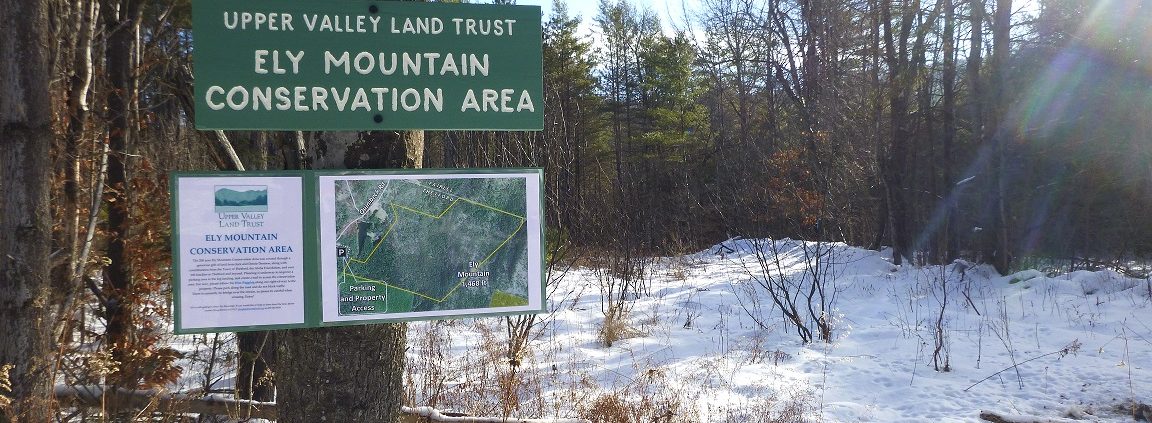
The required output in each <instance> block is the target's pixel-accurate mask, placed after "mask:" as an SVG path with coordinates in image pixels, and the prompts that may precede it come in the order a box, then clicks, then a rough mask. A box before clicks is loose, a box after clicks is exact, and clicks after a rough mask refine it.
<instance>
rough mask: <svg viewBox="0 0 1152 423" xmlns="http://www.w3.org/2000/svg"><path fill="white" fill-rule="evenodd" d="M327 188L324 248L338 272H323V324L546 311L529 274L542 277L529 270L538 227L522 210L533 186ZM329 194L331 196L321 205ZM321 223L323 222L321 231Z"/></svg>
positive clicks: (469, 181) (422, 179) (433, 180)
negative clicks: (332, 300)
mask: <svg viewBox="0 0 1152 423" xmlns="http://www.w3.org/2000/svg"><path fill="white" fill-rule="evenodd" d="M532 176H535V175H532ZM326 178H329V179H330V181H331V182H330V185H329V184H327V183H325V182H322V183H321V198H332V199H333V200H332V201H333V204H332V205H331V207H328V208H327V209H328V210H329V211H330V213H331V220H328V221H327V224H330V225H331V226H330V230H332V231H334V232H332V233H333V235H332V236H330V238H331V240H330V241H331V243H325V244H324V245H323V246H322V247H321V248H322V255H323V254H328V255H331V257H328V258H327V259H326V260H325V261H326V262H327V263H330V264H331V266H332V267H333V268H332V269H331V270H330V271H327V272H325V273H326V275H325V276H326V277H325V278H324V283H325V285H326V286H325V287H324V291H325V296H326V297H328V298H332V297H334V298H335V301H336V304H337V305H336V306H335V307H331V306H326V309H325V314H326V320H362V319H391V318H409V317H427V316H437V315H451V314H460V313H457V312H456V311H464V313H475V314H485V313H499V312H501V311H508V312H512V311H524V310H525V309H527V308H529V307H535V308H540V302H542V300H533V298H534V297H538V296H539V291H540V289H539V287H538V286H536V285H535V284H538V283H539V277H538V276H537V277H531V276H530V275H532V274H533V272H532V270H533V269H536V272H537V273H538V269H539V267H538V264H535V265H534V264H533V260H539V257H538V254H530V253H529V251H530V244H534V243H533V241H534V237H533V233H534V232H533V231H536V232H535V233H536V234H538V233H539V232H538V231H539V229H538V227H539V226H538V225H539V222H538V220H539V219H532V218H531V215H532V213H530V210H529V204H528V203H529V202H528V201H526V199H527V198H531V197H532V195H531V193H530V192H529V191H530V189H529V188H530V187H529V185H532V184H531V182H535V180H534V179H532V178H528V177H525V176H523V175H520V176H518V177H507V176H501V175H483V174H481V175H449V176H444V175H419V176H413V175H406V176H404V177H395V176H393V177H381V176H380V175H342V176H333V177H326ZM531 188H535V187H531ZM325 189H330V190H332V194H333V195H332V196H331V197H327V196H325V195H324V190H325ZM537 207H538V205H537ZM537 210H538V209H537ZM325 220H326V219H325V217H324V213H323V212H322V216H321V222H320V223H321V224H322V225H324V224H326V222H325ZM535 239H538V235H537V238H535ZM324 241H325V240H324V239H323V237H322V243H323V242H324ZM535 244H538V242H535ZM536 248H538V245H536ZM325 249H326V251H324V250H325ZM533 257H536V258H535V259H533ZM328 276H332V277H331V278H330V277H328ZM325 302H326V303H328V301H325Z"/></svg>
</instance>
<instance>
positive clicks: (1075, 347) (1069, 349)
mask: <svg viewBox="0 0 1152 423" xmlns="http://www.w3.org/2000/svg"><path fill="white" fill-rule="evenodd" d="M1079 350H1080V340H1079V339H1073V340H1072V343H1070V344H1068V345H1065V346H1064V348H1061V349H1059V350H1057V351H1052V352H1050V353H1048V354H1042V355H1038V356H1035V357H1032V358H1029V359H1027V360H1024V361H1021V362H1019V363H1016V364H1013V365H1011V366H1008V367H1005V368H1003V369H1001V370H1000V371H998V372H996V373H993V374H990V375H988V377H986V378H983V379H980V380H979V381H978V382H976V383H973V384H972V386H969V387H967V388H964V392H968V390H969V389H972V388H975V387H976V385H979V384H981V383H984V381H986V380H988V379H991V378H994V377H996V376H997V375H999V374H1001V373H1004V372H1006V371H1009V370H1012V369H1016V368H1017V367H1019V366H1020V365H1021V364H1024V363H1027V362H1030V361H1035V360H1039V359H1041V358H1044V357H1047V356H1050V355H1055V354H1060V357H1064V356H1066V355H1068V354H1071V353H1075V352H1076V351H1079ZM1017 370H1018V369H1017Z"/></svg>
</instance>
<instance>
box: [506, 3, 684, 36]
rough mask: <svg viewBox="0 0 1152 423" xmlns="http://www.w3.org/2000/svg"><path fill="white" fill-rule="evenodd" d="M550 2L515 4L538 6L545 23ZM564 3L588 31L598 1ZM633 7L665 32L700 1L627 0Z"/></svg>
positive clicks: (550, 12) (550, 8) (682, 19)
mask: <svg viewBox="0 0 1152 423" xmlns="http://www.w3.org/2000/svg"><path fill="white" fill-rule="evenodd" d="M552 1H553V0H517V1H516V4H518V5H525V6H540V10H541V12H542V13H543V16H544V18H543V21H542V22H547V21H548V18H549V17H550V16H552ZM565 3H566V4H567V5H568V13H569V14H570V15H573V16H580V18H581V22H580V24H581V28H583V29H584V30H585V31H590V29H591V25H592V20H593V19H594V18H595V17H596V15H597V13H599V7H600V1H599V0H567V1H565ZM629 3H631V4H632V5H633V6H636V7H637V8H643V9H647V10H650V11H652V12H654V13H656V15H657V16H659V17H660V22H661V24H663V25H664V28H665V30H669V29H670V27H671V24H672V23H677V24H680V23H682V22H683V21H684V10H685V9H687V10H688V12H689V13H692V11H694V10H698V9H699V8H700V0H629Z"/></svg>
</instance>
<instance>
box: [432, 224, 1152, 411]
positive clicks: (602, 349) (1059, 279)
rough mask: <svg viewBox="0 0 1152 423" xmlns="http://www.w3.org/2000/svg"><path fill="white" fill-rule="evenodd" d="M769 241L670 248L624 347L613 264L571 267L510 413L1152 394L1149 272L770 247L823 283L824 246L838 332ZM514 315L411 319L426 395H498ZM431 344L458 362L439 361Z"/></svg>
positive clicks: (453, 399) (983, 405)
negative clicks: (612, 327)
mask: <svg viewBox="0 0 1152 423" xmlns="http://www.w3.org/2000/svg"><path fill="white" fill-rule="evenodd" d="M755 244H759V245H760V246H761V247H764V246H772V245H773V244H772V241H758V242H750V241H746V240H740V241H729V242H727V243H725V244H723V246H717V247H713V248H710V249H709V250H706V251H703V252H700V253H696V254H692V255H688V256H683V257H674V258H662V259H659V260H655V261H654V262H653V263H651V264H650V265H649V266H648V267H647V269H646V272H645V276H644V279H643V284H642V288H643V289H642V290H641V291H642V292H640V293H638V294H637V295H631V296H627V298H628V300H627V303H626V304H627V308H630V311H629V312H628V314H627V317H626V319H625V320H626V326H627V329H626V330H625V331H624V332H626V333H628V334H629V335H630V336H629V337H626V338H625V339H621V340H619V341H616V342H614V343H613V344H612V346H610V347H608V346H605V344H604V343H603V342H602V341H601V339H600V328H601V326H602V324H603V322H604V313H603V311H602V309H603V307H604V305H603V302H602V298H601V293H602V289H601V286H602V284H603V283H605V281H610V279H608V278H609V276H610V275H608V274H606V273H605V272H603V271H598V270H596V269H587V268H577V269H574V270H572V271H570V272H568V273H567V274H566V275H565V276H564V277H563V278H562V279H561V280H559V281H558V282H557V283H556V285H555V286H554V287H553V293H552V295H551V298H550V307H551V308H552V310H554V312H553V313H552V314H551V315H549V316H546V317H543V319H544V321H543V322H542V323H540V324H539V325H541V326H540V330H539V332H537V334H536V336H535V337H534V340H533V341H532V342H531V344H530V349H529V350H530V353H528V354H526V355H525V357H522V358H521V363H520V367H519V368H518V369H517V373H518V374H520V375H525V374H527V375H534V376H532V377H528V378H525V377H524V376H520V377H521V379H520V380H521V382H520V383H522V384H524V385H525V386H522V387H521V388H519V394H518V396H519V398H518V400H517V401H519V403H520V404H521V405H520V406H519V408H520V410H519V412H517V411H512V413H511V414H512V415H520V417H576V416H577V413H578V412H580V411H581V410H583V411H585V412H588V411H589V410H598V411H603V409H604V404H605V403H604V402H600V403H597V402H596V399H597V398H604V397H610V396H614V397H616V398H620V399H622V400H623V401H625V402H628V401H632V402H633V403H634V404H633V405H631V406H629V407H630V408H631V409H633V410H637V409H643V410H646V411H645V412H647V413H649V416H652V417H657V416H665V417H675V419H674V420H672V421H706V422H713V421H724V422H729V421H730V422H745V421H749V422H751V421H770V418H771V417H770V416H780V415H788V414H791V413H790V412H800V413H802V414H803V416H804V420H805V421H827V422H896V421H909V422H971V421H978V420H979V415H980V413H981V411H989V412H994V413H997V414H1000V415H1002V416H1016V417H1020V418H1022V417H1024V416H1033V418H1041V419H1046V420H1042V421H1065V419H1067V420H1069V421H1072V420H1079V421H1132V416H1131V413H1130V411H1128V408H1129V407H1130V406H1131V404H1132V403H1133V401H1137V402H1144V403H1148V402H1152V368H1150V366H1152V301H1150V299H1149V293H1150V291H1152V287H1150V286H1149V280H1147V279H1131V278H1127V277H1124V276H1122V275H1119V274H1117V273H1115V272H1112V271H1107V270H1105V271H1095V272H1089V271H1077V272H1073V273H1070V274H1050V275H1045V274H1043V273H1041V272H1039V271H1035V270H1029V271H1023V272H1020V273H1017V274H1013V275H1008V276H999V275H998V274H997V273H996V272H995V271H994V270H992V269H991V268H990V267H986V266H974V265H971V264H969V263H964V262H957V263H953V264H951V265H948V266H923V267H917V266H909V265H905V266H894V265H892V264H891V262H890V261H889V260H888V255H887V254H882V253H881V252H876V251H869V250H862V249H858V248H852V247H847V246H844V245H842V244H835V245H829V244H824V245H817V244H811V243H802V242H800V241H790V240H783V241H778V242H776V244H774V246H775V247H777V249H776V251H777V252H778V255H777V256H772V257H771V258H774V259H775V258H779V259H780V261H779V267H778V269H780V270H783V273H784V276H788V277H790V278H792V279H789V280H790V281H799V282H801V283H809V282H810V281H811V278H808V279H801V278H800V276H799V275H801V274H802V272H803V271H804V270H805V269H806V268H807V269H810V268H811V267H810V266H806V265H805V263H810V261H806V260H805V255H804V252H805V251H807V252H809V253H812V252H813V251H820V252H823V253H825V254H824V255H823V256H821V257H822V259H823V260H824V263H827V264H829V265H830V266H831V267H822V268H821V269H822V271H823V272H824V273H821V274H822V275H824V276H825V279H824V280H825V281H826V285H827V287H828V288H829V290H828V293H829V294H833V293H834V294H835V300H834V302H833V303H832V311H831V313H829V314H828V317H829V318H830V319H831V322H832V324H833V326H834V328H833V341H832V342H831V343H825V342H820V341H818V340H817V341H815V342H812V343H809V344H803V343H802V342H800V338H799V337H798V336H797V335H796V332H795V330H794V329H793V328H791V327H788V326H786V325H785V324H784V320H783V319H782V318H781V313H780V310H779V308H775V307H773V306H772V303H771V300H770V297H768V296H767V293H766V292H765V291H764V290H763V289H755V287H756V281H757V280H764V279H763V278H764V271H763V266H762V265H761V264H760V261H758V260H757V259H756V255H755V254H754V253H753V251H754V250H753V248H755V247H754V245H755ZM725 247H726V248H725ZM771 263H772V266H770V267H772V268H774V269H776V268H777V267H776V264H775V263H776V262H775V261H772V262H771ZM776 276H780V275H776ZM805 304H806V302H804V301H801V302H800V305H801V306H804V305H805ZM941 304H944V307H943V311H942V309H941ZM757 307H759V308H757ZM941 313H942V314H941ZM817 314H819V313H817ZM941 316H942V317H941ZM754 317H756V318H754ZM757 320H759V321H760V322H761V323H762V324H757ZM938 322H939V327H940V328H941V330H940V331H939V333H942V334H943V339H944V340H943V342H942V350H941V351H942V352H941V354H940V356H939V362H940V363H941V364H943V362H944V360H945V359H946V360H947V363H948V365H949V371H936V370H934V367H933V351H934V350H935V348H936V344H937V342H936V339H937V335H936V334H937V333H938V332H937V331H936V328H937V326H938ZM501 323H502V321H501V320H498V319H486V320H481V321H454V322H439V323H429V322H425V323H415V324H412V325H411V331H412V332H411V335H410V340H411V341H410V342H414V343H415V344H414V346H413V347H412V348H411V352H410V354H412V358H411V359H410V366H411V367H413V368H414V370H412V374H411V377H412V378H413V380H416V381H420V382H421V383H419V384H414V385H419V386H423V388H419V387H414V388H413V390H414V391H415V397H416V398H418V399H419V398H424V400H427V401H430V402H435V403H437V404H435V405H437V406H439V407H442V408H453V407H458V408H468V407H473V408H474V407H475V405H474V404H476V403H478V402H483V401H484V400H483V398H478V397H477V396H476V395H471V396H469V395H465V394H463V393H462V392H464V391H468V390H478V391H480V392H492V391H493V389H494V388H475V387H474V386H473V385H474V384H475V383H477V382H478V381H480V380H482V379H483V380H495V379H496V378H495V377H492V376H491V375H488V373H498V372H499V371H500V369H499V366H500V365H503V366H508V365H507V364H501V363H496V364H491V363H489V364H490V365H491V366H493V367H492V369H493V370H491V371H490V370H489V369H488V368H485V367H483V366H484V364H483V363H481V362H482V361H483V358H482V357H483V356H485V354H486V353H484V351H492V350H493V347H492V345H493V344H499V342H500V340H501V339H502V338H501V337H502V336H503V329H502V328H501V326H500V324H501ZM421 339H432V341H429V342H445V343H447V344H446V345H435V346H432V345H430V344H427V343H425V344H421V343H420V342H421V341H420V340H421ZM430 348H434V349H435V350H436V352H435V354H436V355H437V357H438V358H437V359H436V362H437V363H441V364H429V363H428V354H430V353H431V352H430V350H429V349H430ZM493 354H494V353H492V352H489V353H487V355H488V356H492V355H493ZM421 360H423V362H424V363H423V364H421ZM478 363H479V364H478ZM1014 364H1015V366H1013V365H1014ZM429 369H436V372H437V374H435V375H428V374H425V373H426V372H428V371H429ZM504 371H507V369H505V370H504ZM422 372H425V373H422ZM478 373H484V374H486V375H487V376H482V375H479V374H478ZM485 378H487V379H485ZM427 382H431V383H427ZM430 386H435V388H429V387H430ZM431 392H437V393H438V394H437V395H438V397H436V398H431V397H430V395H431V394H430V393H431ZM477 395H480V396H481V397H482V396H483V394H477ZM464 397H469V398H471V399H470V400H469V401H464V400H462V399H461V398H464ZM493 401H495V400H493ZM469 404H473V405H471V406H470V405H469ZM532 404H536V405H535V406H533V405H532ZM597 404H598V406H597ZM417 405H420V404H417ZM462 411H473V412H476V411H477V410H466V409H465V410H462ZM480 412H483V410H480ZM525 414H527V415H525ZM580 417H589V416H586V415H584V416H580ZM645 421H648V420H645ZM660 421H665V420H660ZM1029 421H1031V420H1029Z"/></svg>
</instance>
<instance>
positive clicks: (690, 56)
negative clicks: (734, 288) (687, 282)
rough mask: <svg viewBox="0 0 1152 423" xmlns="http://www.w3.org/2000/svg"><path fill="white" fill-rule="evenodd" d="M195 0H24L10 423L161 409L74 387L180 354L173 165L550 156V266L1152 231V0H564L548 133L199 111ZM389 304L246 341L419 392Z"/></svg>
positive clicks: (8, 237)
mask: <svg viewBox="0 0 1152 423" xmlns="http://www.w3.org/2000/svg"><path fill="white" fill-rule="evenodd" d="M189 1H195V0H0V22H2V23H0V173H2V176H0V421H87V420H84V419H85V418H88V417H90V416H95V415H97V414H99V413H105V412H106V414H99V415H102V416H106V417H107V416H113V417H109V418H114V419H115V420H117V421H131V420H133V419H136V418H140V419H143V417H138V416H137V415H136V414H133V412H132V411H131V410H139V409H140V408H141V407H142V405H141V404H139V403H133V402H131V401H127V400H125V401H123V402H119V403H116V404H113V402H112V401H110V400H109V402H108V404H107V405H108V406H107V407H106V410H105V411H101V412H99V413H98V412H97V411H93V410H92V409H89V408H85V407H78V406H75V405H74V404H79V403H83V402H84V401H85V400H84V398H83V397H84V395H79V394H75V393H73V395H71V396H70V397H69V396H68V395H64V394H62V393H61V391H60V387H61V386H80V385H100V386H106V387H110V388H120V389H126V390H145V389H152V388H162V387H164V386H166V385H167V384H170V383H172V382H173V381H175V380H177V379H179V378H181V377H182V376H181V374H182V368H181V367H180V366H179V365H178V362H179V359H180V357H181V354H182V353H181V352H179V351H177V350H175V349H173V348H172V347H171V346H169V345H168V344H166V343H165V342H163V340H164V339H165V338H166V337H167V336H169V335H168V331H169V325H170V322H169V321H168V320H167V319H169V318H170V313H171V310H170V306H171V305H170V301H171V298H170V296H171V286H170V281H171V272H170V265H171V251H170V247H169V239H170V236H171V230H172V228H171V227H170V213H171V211H170V210H169V195H170V191H169V187H168V186H167V185H168V176H167V175H168V173H169V172H172V171H184V170H211V171H217V170H235V171H246V170H248V171H250V170H283V169H308V168H315V169H322V168H363V169H370V168H393V167H412V168H469V167H540V168H543V169H544V171H545V178H544V181H545V190H546V195H545V197H546V207H545V213H546V219H545V220H546V224H547V243H548V250H549V261H550V263H549V265H550V266H560V265H574V266H592V267H600V268H604V269H610V270H611V272H612V273H613V274H614V275H619V277H620V278H622V279H624V280H628V279H629V278H631V277H633V276H635V277H637V278H639V277H641V276H639V275H641V274H642V273H643V271H644V269H643V266H644V264H645V263H647V260H646V258H651V257H657V256H665V255H674V254H685V253H690V252H695V251H700V250H701V249H704V248H708V247H709V246H712V245H715V244H717V243H718V242H722V241H725V240H732V239H738V238H744V239H781V238H792V239H802V240H807V241H821V242H842V243H845V244H847V245H851V246H859V247H863V248H868V249H873V250H882V249H886V250H884V251H886V253H885V254H887V255H888V256H889V257H890V260H891V262H892V263H893V264H894V265H897V266H899V265H902V264H906V265H915V266H919V265H931V264H945V265H946V264H949V263H953V262H954V261H956V260H958V259H959V260H966V261H970V262H974V263H986V264H990V265H992V266H993V267H994V268H995V269H996V270H997V271H998V272H999V273H1000V274H1002V275H1007V274H1009V273H1011V272H1014V271H1017V270H1020V269H1023V268H1027V267H1026V266H1033V265H1035V264H1034V263H1037V262H1063V263H1080V264H1082V265H1085V266H1092V267H1095V268H1113V269H1115V270H1116V271H1118V272H1120V273H1124V274H1129V273H1131V274H1135V273H1138V269H1133V268H1131V265H1130V263H1132V262H1134V261H1139V260H1145V259H1147V258H1148V257H1149V255H1150V254H1152V219H1149V218H1148V215H1147V210H1150V209H1152V139H1150V137H1152V118H1150V117H1152V48H1149V42H1150V41H1152V4H1150V3H1148V2H1146V1H1144V0H701V1H700V2H699V4H698V5H697V7H696V8H694V9H689V10H686V12H685V16H686V17H685V18H684V21H683V22H669V23H668V24H669V25H664V24H665V23H664V22H661V18H660V17H659V15H658V14H657V13H656V12H654V11H652V10H647V9H644V8H642V7H639V6H637V5H636V4H633V3H631V2H630V1H629V0H600V3H599V11H598V13H597V14H596V15H595V16H585V17H578V16H572V15H571V14H570V12H569V9H568V8H567V7H566V6H565V4H564V2H563V0H556V4H555V5H554V7H553V13H552V14H551V15H550V16H544V20H543V21H544V23H543V41H542V50H543V88H544V97H545V98H544V99H543V105H544V129H543V130H542V131H523V132H503V131H399V132H392V131H375V132H317V131H220V130H216V131H200V130H196V129H195V127H194V124H193V122H195V110H194V108H193V104H194V100H193V87H194V84H195V80H194V77H193V75H194V73H193V69H194V67H195V62H194V61H193V53H194V51H195V35H196V29H195V28H193V27H192V25H191V16H190V3H189ZM497 2H498V3H503V4H509V3H514V0H512V1H509V0H504V1H501V0H497ZM582 22H583V25H582ZM582 27H584V28H591V30H590V32H589V31H587V30H583V29H581V28H582ZM666 27H668V28H672V29H671V30H669V29H665V28H666ZM630 275H633V276H630ZM533 322H534V320H533V319H532V318H509V319H507V321H506V324H507V333H508V336H509V337H510V338H516V337H520V338H525V337H527V336H528V335H527V332H524V331H529V330H532V328H533ZM379 326H380V327H378V328H356V329H350V328H334V329H326V330H317V331H315V332H314V333H312V332H309V333H305V332H304V331H284V333H281V334H262V333H260V334H257V333H254V334H251V335H249V336H248V337H245V336H238V338H239V343H240V347H239V348H240V350H242V351H244V352H242V353H240V354H239V355H238V359H239V360H240V361H245V360H246V361H247V368H248V370H247V371H248V372H250V373H251V372H257V374H259V372H263V371H264V370H263V368H262V367H260V366H262V364H261V363H262V360H259V359H256V358H255V356H259V355H260V353H262V352H263V351H264V350H260V353H253V352H254V351H257V349H254V348H256V347H253V345H259V346H263V345H265V344H267V345H275V347H269V348H266V350H268V351H275V352H278V353H279V356H280V359H281V360H287V359H288V358H286V357H296V358H298V359H300V360H303V361H308V360H307V359H306V357H311V355H310V354H314V353H315V352H316V351H322V350H325V349H326V348H328V349H341V348H340V347H337V346H338V345H344V346H349V345H364V343H368V345H375V346H376V347H373V348H378V349H379V350H380V351H387V352H380V353H377V354H376V355H375V356H374V357H375V360H377V362H378V363H380V364H379V365H380V366H383V367H385V368H389V366H390V369H391V370H389V371H386V372H380V373H381V374H380V375H379V378H380V379H379V380H376V379H372V380H369V381H364V380H361V381H355V383H356V384H361V385H364V384H367V385H372V386H376V389H377V390H378V391H377V392H375V393H374V394H373V395H383V396H385V397H389V398H399V397H400V395H399V394H397V392H400V390H402V389H403V387H401V386H400V380H401V379H402V378H401V377H395V375H397V374H400V372H402V371H403V369H402V368H403V360H404V357H403V356H404V345H405V342H406V341H405V339H404V335H403V331H404V328H403V325H401V324H396V325H379ZM524 342H526V341H524ZM261 348H262V347H261ZM347 349H355V348H347ZM348 353H349V354H351V352H348ZM510 356H511V355H510ZM301 357H305V358H301ZM270 361H271V360H270ZM388 363H390V364H388ZM396 363H399V364H396ZM253 366H255V367H257V369H256V370H253V369H252V368H251V367H253ZM241 367H242V369H241V372H244V371H245V370H244V369H243V368H245V365H244V364H242V365H241ZM273 367H275V366H274V365H273ZM304 367H310V368H309V369H305V368H304ZM321 367H323V366H322V365H321V364H319V363H317V364H316V365H315V366H297V368H292V369H288V368H284V369H276V372H275V373H276V377H277V379H276V385H277V388H278V393H277V398H278V402H280V403H287V404H292V403H294V402H295V403H298V404H300V407H307V406H308V405H307V404H306V403H309V402H310V400H304V399H300V400H296V399H297V398H313V397H315V398H328V396H329V394H330V393H329V392H327V391H325V389H328V388H325V387H310V388H307V389H305V388H303V385H304V384H303V383H298V384H299V385H300V386H301V388H299V389H298V391H299V392H290V389H288V388H287V387H289V386H292V385H293V381H303V380H310V378H316V377H320V376H316V375H317V374H322V373H323V372H324V369H323V368H321ZM309 372H316V373H309ZM389 372H391V373H389ZM386 374H391V375H393V377H392V378H391V379H389V377H388V376H386ZM374 381H375V382H374ZM376 382H378V383H376ZM331 389H333V390H336V389H338V388H337V387H335V386H333V387H331ZM252 390H257V391H258V390H259V389H257V388H256V387H251V386H250V387H248V388H246V389H242V388H239V387H238V388H237V392H236V395H237V397H239V398H258V399H259V398H261V395H267V393H266V392H265V393H260V392H251V391H252ZM318 392H321V393H318ZM203 394H207V392H203ZM331 395H332V396H338V395H336V394H331ZM365 395H368V394H365ZM66 397H67V398H70V399H66ZM263 398H268V397H267V396H265V397H263ZM333 401H337V400H333ZM70 404H72V405H70ZM394 405H395V404H391V403H388V404H382V405H380V407H384V408H387V409H388V410H392V411H382V412H379V413H380V416H382V417H380V418H381V419H383V420H380V421H385V420H388V419H392V418H394V413H395V412H396V411H395V410H396V409H398V407H394ZM295 412H296V411H294V412H293V413H295ZM281 413H282V415H283V414H284V413H285V411H284V410H281ZM308 413H309V412H308V411H299V416H300V417H299V419H300V420H287V419H285V418H282V419H281V421H312V420H311V419H312V418H313V417H314V416H316V415H317V414H308ZM309 416H313V417H309ZM349 418H350V419H354V420H355V419H356V418H353V417H349ZM94 421H95V420H94ZM101 421H103V420H101Z"/></svg>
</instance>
